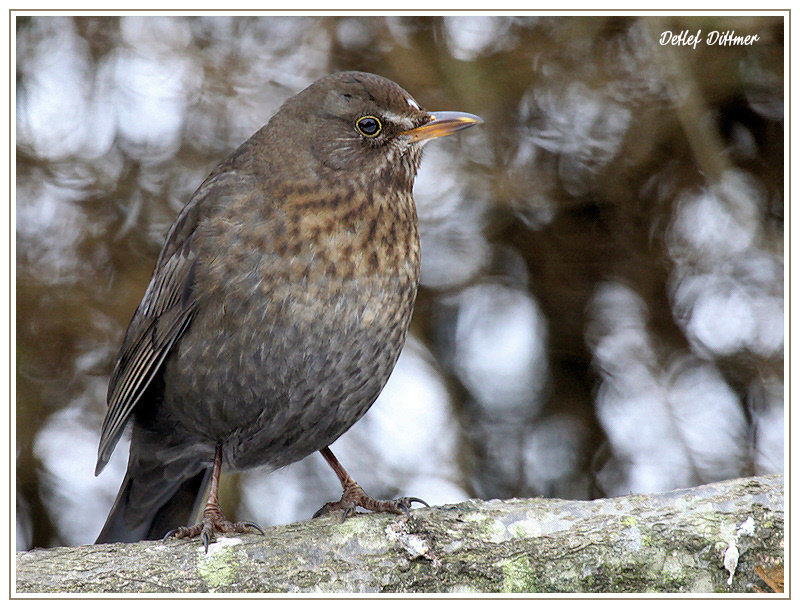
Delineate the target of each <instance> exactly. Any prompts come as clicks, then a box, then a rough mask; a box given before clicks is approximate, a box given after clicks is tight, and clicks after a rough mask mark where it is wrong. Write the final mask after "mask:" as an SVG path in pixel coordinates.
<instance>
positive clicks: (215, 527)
mask: <svg viewBox="0 0 800 609" xmlns="http://www.w3.org/2000/svg"><path fill="white" fill-rule="evenodd" d="M251 531H258V532H259V533H261V534H262V535H263V534H264V529H262V528H261V527H260V526H258V525H257V524H256V523H255V522H249V521H244V522H231V521H230V520H226V519H225V517H224V516H223V515H222V511H221V510H220V509H219V508H217V507H216V506H208V507H206V509H205V511H204V512H203V519H202V520H201V521H200V522H198V523H197V524H195V525H192V526H189V527H178V528H177V529H173V530H172V531H170V532H169V533H167V534H166V535H165V536H164V539H167V538H168V537H175V538H176V539H191V538H194V537H200V538H201V539H202V540H203V547H204V548H205V550H206V553H208V544H210V543H211V542H212V541H214V538H215V535H216V533H249V532H251Z"/></svg>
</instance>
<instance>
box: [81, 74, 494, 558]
mask: <svg viewBox="0 0 800 609" xmlns="http://www.w3.org/2000/svg"><path fill="white" fill-rule="evenodd" d="M477 122H479V119H478V118H477V117H473V116H471V115H466V114H460V113H429V112H426V111H424V110H421V109H420V108H419V106H418V105H417V104H416V102H414V101H413V99H412V98H411V96H410V95H409V94H408V93H406V92H405V91H404V90H403V89H401V88H400V87H399V86H397V85H396V84H394V83H393V82H391V81H389V80H386V79H384V78H381V77H379V76H375V75H372V74H365V73H361V72H343V73H338V74H334V75H332V76H328V77H325V78H323V79H320V80H319V81H317V82H315V83H314V84H312V85H311V86H310V87H308V88H307V89H305V90H303V91H301V92H300V93H299V94H297V95H296V96H294V97H292V98H290V99H289V100H287V101H286V102H285V103H284V105H283V106H282V107H281V108H280V110H279V111H278V112H277V113H276V114H275V116H274V117H273V118H272V119H271V120H270V121H269V123H268V124H267V125H266V126H265V127H264V128H262V129H261V130H260V131H258V132H257V133H256V134H255V135H253V137H252V138H250V139H249V140H248V141H246V142H245V143H244V144H242V146H241V147H239V149H238V150H236V151H235V152H234V153H233V154H232V155H231V156H230V157H229V158H228V159H227V160H226V161H224V162H223V163H222V164H221V165H220V166H219V167H218V168H217V169H216V170H215V171H214V172H212V174H211V175H210V176H209V177H208V178H207V179H206V180H205V182H203V184H202V185H201V186H200V188H199V189H198V190H197V192H196V193H195V194H194V196H193V197H192V199H191V200H190V201H189V203H188V204H187V206H186V207H185V208H184V209H183V211H182V212H181V214H180V215H179V216H178V219H177V220H176V221H175V223H174V224H173V226H172V228H171V229H170V231H169V234H168V235H167V239H166V242H165V244H164V248H163V250H162V252H161V255H160V257H159V259H158V262H157V264H156V268H155V271H154V273H153V278H152V279H151V281H150V284H149V286H148V288H147V291H146V292H145V295H144V298H143V299H142V302H141V304H140V305H139V308H138V309H137V310H136V313H135V314H134V317H133V320H132V321H131V324H130V327H129V328H128V331H127V333H126V335H125V339H124V341H123V344H122V348H121V350H120V354H119V357H118V359H117V363H116V366H115V368H114V372H113V374H112V377H111V381H110V383H109V391H108V402H109V410H108V414H107V415H106V419H105V422H104V424H103V431H102V437H101V440H100V449H99V456H98V461H97V468H96V473H99V472H100V471H102V469H103V467H104V466H105V464H106V463H107V461H108V459H109V457H110V455H111V453H112V451H113V450H114V447H115V445H116V444H117V442H118V440H119V437H120V435H121V433H122V431H123V429H124V428H125V426H126V424H127V423H128V421H132V422H133V435H132V441H131V450H130V458H129V463H128V471H127V473H126V476H125V479H124V480H123V483H122V487H121V489H120V492H119V495H118V497H117V501H116V503H115V505H114V508H113V509H112V511H111V513H110V515H109V517H108V520H107V522H106V524H105V526H104V528H103V531H102V532H101V534H100V537H99V538H98V542H110V541H135V540H140V539H153V538H160V537H162V536H164V535H165V534H166V533H168V532H170V531H172V530H173V529H175V528H176V527H182V526H183V525H186V524H188V518H190V517H191V514H192V512H193V511H194V509H195V508H196V504H197V502H198V500H199V498H201V497H202V496H203V493H204V490H205V488H206V487H207V485H208V483H209V482H210V483H211V496H210V498H209V504H208V506H207V509H206V511H205V514H204V517H203V520H202V521H201V523H200V524H198V525H195V526H193V527H189V528H185V527H184V528H179V529H178V531H177V532H176V535H177V536H179V537H181V536H195V535H202V537H203V539H204V542H205V543H206V545H207V544H208V541H209V539H210V538H211V537H213V534H214V532H215V531H244V530H246V529H247V527H248V526H255V525H250V524H249V523H244V524H243V523H236V524H234V523H229V522H227V521H225V520H224V519H223V518H222V514H221V512H220V511H219V507H218V504H217V503H216V502H217V495H216V483H217V481H218V476H219V470H220V468H221V467H222V466H223V465H224V466H225V467H227V468H230V469H232V470H241V469H246V468H250V467H255V466H259V465H270V466H272V467H280V466H283V465H287V464H289V463H292V462H294V461H297V460H299V459H302V458H303V457H305V456H307V455H309V454H311V453H312V452H315V451H317V450H323V455H324V456H325V458H326V459H327V460H328V461H329V463H331V466H332V467H333V468H334V471H335V472H336V473H337V475H338V476H339V478H340V480H341V481H342V485H343V487H344V489H345V493H344V495H343V498H342V500H341V501H339V502H335V503H332V504H328V506H327V507H326V508H324V511H330V510H334V509H345V510H348V511H349V510H352V509H353V508H354V507H355V506H356V505H360V506H363V507H367V508H368V509H377V510H382V511H403V510H407V509H408V506H409V504H410V501H411V500H410V499H409V498H404V499H400V500H395V501H383V502H380V501H377V502H376V501H374V500H371V499H370V498H368V497H366V495H364V493H363V491H361V489H360V488H359V487H358V486H357V485H356V484H355V483H354V482H353V481H352V480H351V479H350V478H349V476H347V474H346V472H344V469H343V468H341V466H340V465H339V464H338V462H336V461H335V458H334V457H333V454H332V453H330V451H329V449H327V446H328V445H329V444H331V443H332V442H333V441H334V440H335V439H336V438H338V437H339V436H340V435H341V434H342V433H344V432H345V431H346V430H347V429H348V428H349V427H350V426H351V425H352V424H353V423H355V422H356V421H357V420H358V419H359V418H360V417H361V416H362V415H363V414H364V413H365V412H366V411H367V409H368V408H369V407H370V406H371V405H372V403H373V402H374V401H375V399H376V398H377V396H378V394H379V393H380V391H381V389H382V388H383V385H384V384H385V382H386V380H387V379H388V377H389V374H390V373H391V371H392V368H393V367H394V364H395V362H396V360H397V357H398V355H399V353H400V349H401V347H402V345H403V342H404V339H405V333H406V329H407V327H408V323H409V320H410V317H411V312H412V309H413V304H414V298H415V295H416V289H417V282H418V275H419V238H418V234H417V219H416V212H415V208H414V202H413V200H412V196H411V189H412V186H413V182H414V177H415V175H416V171H417V168H418V167H419V163H420V157H421V148H422V144H423V143H424V142H425V141H427V140H428V139H432V138H434V137H439V136H442V135H447V134H449V133H452V132H454V131H457V130H459V129H461V128H464V127H468V126H470V125H473V124H476V123H477ZM212 465H213V469H211V468H212ZM256 528H257V527H256Z"/></svg>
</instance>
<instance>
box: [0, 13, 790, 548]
mask: <svg viewBox="0 0 800 609" xmlns="http://www.w3.org/2000/svg"><path fill="white" fill-rule="evenodd" d="M685 30H688V31H689V32H690V33H692V34H694V33H695V32H696V31H697V30H701V32H702V40H701V42H700V43H699V44H698V45H697V46H696V47H694V48H693V47H692V46H691V45H689V46H686V45H684V46H671V45H661V44H660V43H659V39H660V38H661V35H662V33H664V32H673V33H674V34H679V33H680V32H682V31H685ZM713 31H717V32H720V33H723V34H724V33H725V32H728V31H732V32H733V33H734V34H735V35H740V36H746V35H757V36H758V38H757V40H756V41H755V42H754V43H753V44H751V45H725V46H722V45H710V44H706V42H705V36H706V35H707V34H708V33H709V32H713ZM783 34H784V23H783V18H782V17H769V16H761V17H752V16H707V17H704V16H694V17H691V18H689V17H660V16H655V15H652V16H648V17H609V16H602V17H601V16H586V17H582V16H572V17H550V16H548V17H514V16H498V17H479V16H448V17H395V16H374V17H362V16H344V17H335V16H324V17H313V16H301V17H277V16H258V17H250V16H232V17H219V16H205V17H181V16H149V17H144V16H116V17H111V16H101V17H70V16H58V17H50V16H42V17H40V16H35V17H17V19H16V70H17V76H16V269H15V271H16V344H15V347H14V348H15V349H16V353H15V356H16V370H15V376H16V438H15V441H16V442H15V446H16V457H17V471H16V475H17V480H16V483H17V484H16V490H17V495H16V508H17V510H16V515H17V549H18V550H24V549H27V548H31V547H34V546H51V545H74V544H83V543H91V542H92V541H93V540H94V538H95V536H96V535H97V533H98V532H99V530H100V527H101V526H102V523H103V521H104V519H105V516H106V514H107V511H108V509H109V507H110V505H111V503H112V501H113V499H114V496H115V495H116V492H117V489H118V486H119V483H120V480H121V478H122V474H123V472H124V468H125V465H126V460H127V445H126V444H125V442H121V443H120V445H119V446H118V447H117V450H116V452H115V454H114V458H113V460H112V462H111V463H110V465H109V467H108V468H107V469H106V470H105V471H104V472H103V474H102V475H100V476H99V477H97V478H95V477H94V476H93V470H94V465H95V459H96V454H97V443H98V439H99V429H100V425H101V422H102V419H103V416H104V414H105V409H106V405H105V393H106V385H107V382H108V376H109V374H110V372H111V369H112V366H113V363H114V359H115V357H116V354H117V350H118V348H119V345H120V343H121V341H122V336H123V333H124V331H125V329H126V327H127V324H128V322H129V321H130V318H131V316H132V315H133V312H134V310H135V308H136V306H137V304H138V303H139V301H140V299H141V297H142V295H143V293H144V289H145V286H146V285H147V282H148V280H149V278H150V274H151V272H152V270H153V266H154V264H155V260H156V257H157V256H158V253H159V251H160V248H161V244H162V242H163V239H164V236H165V234H166V232H167V229H168V228H169V226H170V224H171V222H172V221H173V220H174V218H175V217H176V216H177V214H178V212H179V210H180V209H181V207H182V206H183V205H184V204H185V203H186V202H187V201H188V200H189V198H190V196H191V194H192V193H193V191H194V190H195V189H196V188H197V187H198V186H199V185H200V183H201V182H202V180H203V179H204V178H205V176H206V175H207V174H208V173H209V172H210V171H211V170H212V169H213V168H214V167H215V166H216V164H217V163H219V162H220V161H221V160H223V159H224V158H225V157H226V156H227V155H228V154H229V153H230V152H231V151H232V150H233V149H235V148H236V147H237V146H238V145H239V144H240V143H241V142H242V141H244V140H245V139H247V138H248V137H249V136H250V135H251V134H252V133H253V132H255V131H256V130H257V129H258V128H260V127H261V126H262V125H263V124H264V123H266V122H267V120H268V119H269V117H270V116H271V115H272V114H273V113H274V112H275V111H276V110H277V108H278V107H279V105H280V104H281V103H282V101H283V100H284V99H286V98H287V97H289V96H290V95H292V94H294V93H296V92H297V91H299V90H300V89H302V88H304V87H305V86H306V85H308V84H309V83H311V82H312V81H313V80H315V79H317V78H318V77H320V76H323V75H325V74H328V73H330V72H333V71H338V70H350V69H357V70H366V71H370V72H375V73H378V74H381V75H383V76H386V77H388V78H391V79H392V80H395V81H396V82H398V83H399V84H400V85H401V86H403V87H404V88H405V89H406V90H408V91H409V92H410V93H411V94H412V95H413V96H414V97H415V98H416V99H417V101H419V102H420V104H421V105H422V106H423V107H425V108H428V109H431V110H461V111H466V112H472V113H474V114H478V115H480V116H482V117H483V118H484V119H485V124H484V125H483V126H482V127H479V128H474V129H470V130H468V131H466V132H464V133H463V134H462V135H460V136H458V137H452V138H447V139H446V140H439V141H437V142H435V143H433V144H430V145H428V146H427V147H426V152H425V158H424V160H423V164H422V170H421V172H420V175H419V178H418V180H417V185H416V188H415V197H416V201H417V206H418V210H419V219H420V228H421V238H422V255H423V266H422V286H421V289H420V292H419V298H418V301H417V307H416V310H415V314H414V318H413V321H412V328H411V332H410V335H409V339H408V343H407V345H406V348H405V350H404V352H403V354H402V356H401V358H400V361H399V363H398V366H397V369H396V370H395V373H394V374H393V375H392V377H391V379H390V380H389V384H388V385H387V387H386V390H385V391H384V392H383V394H382V395H381V396H380V398H379V400H378V402H377V403H376V404H375V406H374V407H373V408H372V409H371V410H370V411H369V413H368V414H367V416H366V417H364V419H362V420H361V421H360V422H359V423H357V424H356V425H355V426H354V427H353V428H352V429H351V430H350V431H349V432H347V433H346V434H345V435H344V436H343V437H342V438H341V439H340V440H339V441H337V442H336V443H335V444H334V445H333V449H334V452H335V453H336V455H337V456H338V457H339V459H340V460H341V461H342V463H343V464H344V465H345V467H346V468H347V469H348V471H349V472H350V473H351V474H352V475H353V476H354V477H355V478H356V479H357V480H358V481H359V482H360V483H361V485H362V486H363V487H364V489H365V490H366V491H367V492H368V493H370V494H372V495H373V496H375V497H393V496H399V495H416V496H420V497H423V498H424V499H426V500H427V501H428V502H430V503H431V504H442V503H451V502H457V501H462V500H464V499H466V498H468V497H479V498H495V497H500V498H505V497H514V496H517V497H523V496H527V497H530V496H544V497H563V498H573V499H592V498H597V497H609V496H615V495H622V494H627V493H651V492H661V491H668V490H670V489H674V488H681V487H689V486H693V485H698V484H703V483H707V482H712V481H716V480H722V479H726V478H733V477H738V476H747V475H754V474H764V473H773V472H781V471H783V464H784V455H783V451H784V378H783V370H784V255H783V235H784V226H783V222H784V205H785V202H784V198H783V193H784V180H783V178H784V73H783V67H784V40H783ZM320 348H324V345H321V346H320ZM223 485H224V488H223V501H224V507H225V510H226V515H228V516H230V517H235V518H243V519H248V520H254V521H257V522H259V523H260V524H262V525H269V524H276V523H285V522H291V521H296V520H300V519H306V518H309V517H310V516H311V514H313V513H314V511H316V509H317V508H318V507H320V506H321V505H322V504H323V503H324V502H326V501H330V500H334V499H338V497H339V496H340V493H341V488H340V487H339V484H338V481H337V480H336V477H335V476H334V474H333V472H332V471H331V470H330V469H329V468H328V466H327V465H326V464H325V463H324V461H323V459H322V458H321V456H320V455H311V456H310V457H308V458H307V459H305V460H304V461H302V462H299V463H296V464H294V465H292V466H290V467H287V468H284V469H281V470H279V471H276V472H273V473H270V472H268V471H266V470H253V471H249V472H244V473H240V474H232V475H229V476H226V477H225V479H224V482H223Z"/></svg>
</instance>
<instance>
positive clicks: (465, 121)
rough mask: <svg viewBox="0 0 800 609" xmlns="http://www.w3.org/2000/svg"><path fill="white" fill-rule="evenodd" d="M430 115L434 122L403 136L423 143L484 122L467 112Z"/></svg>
mask: <svg viewBox="0 0 800 609" xmlns="http://www.w3.org/2000/svg"><path fill="white" fill-rule="evenodd" d="M430 115H431V117H432V118H433V120H431V121H430V122H429V123H425V124H424V125H420V126H419V127H414V128H413V129H409V130H408V131H404V132H403V133H402V134H401V135H405V136H406V137H409V138H411V141H413V142H423V141H426V140H432V139H434V138H437V137H443V136H445V135H450V134H451V133H455V132H456V131H461V130H462V129H467V128H468V127H472V126H473V125H480V124H481V123H482V122H483V119H481V118H480V117H478V116H475V115H474V114H467V113H466V112H431V113H430Z"/></svg>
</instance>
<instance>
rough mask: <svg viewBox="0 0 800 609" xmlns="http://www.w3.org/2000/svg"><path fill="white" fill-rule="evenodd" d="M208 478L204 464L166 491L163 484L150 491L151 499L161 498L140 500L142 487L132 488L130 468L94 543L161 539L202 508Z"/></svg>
mask: <svg viewBox="0 0 800 609" xmlns="http://www.w3.org/2000/svg"><path fill="white" fill-rule="evenodd" d="M210 480H211V468H206V469H203V470H201V471H200V472H199V473H197V474H195V475H194V476H192V477H191V478H188V479H187V480H184V481H182V482H178V483H176V484H175V485H174V486H173V487H172V488H171V489H167V490H166V493H165V492H164V488H163V487H162V488H161V489H159V490H157V491H155V492H154V493H150V494H149V495H150V497H149V498H150V499H152V498H153V497H154V496H156V495H158V496H160V497H162V499H160V500H157V501H156V502H152V501H145V502H143V501H141V500H137V499H135V497H137V496H138V497H141V495H142V492H141V491H142V489H136V488H135V485H136V484H137V483H136V480H135V479H134V478H133V477H131V475H130V471H129V472H128V473H127V474H125V479H124V480H123V481H122V486H121V487H120V489H119V494H118V495H117V499H116V501H115V502H114V507H112V508H111V512H110V513H109V515H108V518H107V519H106V523H105V525H103V530H102V531H100V535H99V536H98V538H97V541H96V542H95V543H115V542H134V541H142V540H144V539H161V538H163V537H164V535H166V534H167V533H169V532H170V531H172V530H173V529H176V528H178V527H180V526H185V525H188V524H193V523H194V521H195V519H196V518H197V514H198V513H199V511H200V509H202V504H203V501H204V498H205V496H206V492H207V490H208V485H209V482H210ZM164 484H168V483H166V482H165V483H164ZM137 491H138V492H137Z"/></svg>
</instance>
